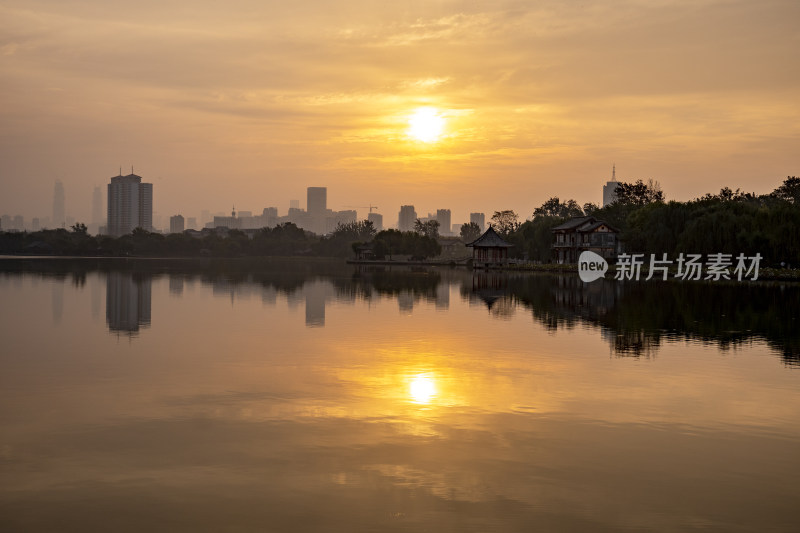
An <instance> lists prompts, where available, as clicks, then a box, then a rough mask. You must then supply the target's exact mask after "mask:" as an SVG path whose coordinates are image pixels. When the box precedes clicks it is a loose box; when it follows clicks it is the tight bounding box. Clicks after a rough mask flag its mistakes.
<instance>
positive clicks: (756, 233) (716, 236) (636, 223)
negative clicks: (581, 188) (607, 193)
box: [492, 176, 800, 266]
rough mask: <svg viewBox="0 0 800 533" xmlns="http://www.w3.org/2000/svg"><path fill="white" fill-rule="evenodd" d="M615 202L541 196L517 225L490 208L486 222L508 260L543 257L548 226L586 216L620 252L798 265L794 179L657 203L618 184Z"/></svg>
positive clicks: (547, 252)
mask: <svg viewBox="0 0 800 533" xmlns="http://www.w3.org/2000/svg"><path fill="white" fill-rule="evenodd" d="M615 193H616V200H615V201H614V202H613V203H611V204H609V205H607V206H605V207H600V206H598V205H596V204H591V203H587V204H584V205H583V206H581V205H579V204H578V203H577V202H576V201H575V200H571V199H570V200H567V201H561V200H560V199H559V198H558V197H552V198H550V199H548V200H547V201H546V202H545V203H544V204H542V205H541V206H540V207H538V208H536V209H534V211H533V214H532V216H531V218H530V219H529V220H526V221H525V222H519V217H518V215H517V214H516V213H514V212H513V211H496V212H495V213H494V216H493V217H492V225H493V226H494V227H495V229H496V230H497V231H498V232H499V233H500V234H501V235H502V236H503V237H504V238H505V239H506V240H507V241H509V242H511V243H512V244H514V245H515V247H514V249H513V250H512V252H511V255H512V256H516V257H527V258H529V259H531V260H534V261H541V262H549V261H550V260H551V245H552V241H553V236H552V229H553V228H554V227H556V226H558V225H559V224H562V223H564V222H565V221H566V220H569V219H570V218H573V217H580V216H593V217H595V218H597V219H598V220H603V221H605V222H606V223H608V224H610V225H611V226H613V227H614V228H616V229H617V230H619V231H620V239H621V240H622V243H623V246H624V248H625V250H626V251H628V252H635V253H644V254H648V255H649V254H663V253H666V254H667V255H668V256H669V257H674V256H677V254H679V253H699V254H709V253H729V254H739V253H744V254H745V255H748V256H753V255H755V254H756V253H760V254H761V256H762V257H763V258H764V261H765V262H766V264H769V265H772V266H780V265H781V264H782V263H783V264H785V265H793V266H797V265H800V178H797V177H794V176H788V177H787V178H786V179H785V180H784V182H783V183H782V184H781V185H780V186H779V187H777V188H776V189H775V190H774V191H772V192H771V193H769V194H764V195H756V194H753V193H745V192H743V191H741V190H739V189H736V190H735V191H734V190H732V189H730V188H728V187H724V188H723V189H722V190H720V192H719V194H711V193H708V194H705V195H704V196H702V197H699V198H696V199H694V200H689V201H687V202H678V201H674V200H672V201H665V199H664V194H663V192H662V191H661V188H660V186H659V184H658V182H654V181H652V180H651V181H649V182H643V181H642V180H638V181H636V182H633V183H625V182H620V183H619V184H618V185H617V187H616V190H615Z"/></svg>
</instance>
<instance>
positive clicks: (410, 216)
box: [397, 205, 417, 231]
mask: <svg viewBox="0 0 800 533" xmlns="http://www.w3.org/2000/svg"><path fill="white" fill-rule="evenodd" d="M416 220H417V212H416V211H415V210H414V206H413V205H401V206H400V213H399V214H398V217H397V229H399V230H400V231H412V230H413V229H414V222H415V221H416Z"/></svg>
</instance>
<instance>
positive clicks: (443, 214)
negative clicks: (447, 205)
mask: <svg viewBox="0 0 800 533" xmlns="http://www.w3.org/2000/svg"><path fill="white" fill-rule="evenodd" d="M450 218H451V217H450V210H449V209H437V210H436V221H437V222H439V234H440V235H450V226H451V224H450Z"/></svg>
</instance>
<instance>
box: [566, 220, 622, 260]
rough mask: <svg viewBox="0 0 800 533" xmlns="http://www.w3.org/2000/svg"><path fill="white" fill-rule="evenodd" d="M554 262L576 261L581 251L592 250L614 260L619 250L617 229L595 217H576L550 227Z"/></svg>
mask: <svg viewBox="0 0 800 533" xmlns="http://www.w3.org/2000/svg"><path fill="white" fill-rule="evenodd" d="M552 232H553V237H554V238H553V246H552V248H553V252H554V255H555V259H556V262H557V263H559V264H564V263H577V262H578V257H579V256H580V255H581V252H584V251H586V250H589V251H592V252H594V253H596V254H598V255H600V256H601V257H603V258H604V259H609V260H615V259H616V257H617V254H618V253H619V251H620V248H619V247H620V242H619V238H618V236H619V230H618V229H616V228H614V227H612V226H611V225H610V224H608V223H607V222H604V221H602V220H598V219H596V218H595V217H591V216H588V217H576V218H573V219H570V220H567V221H566V222H564V223H563V224H560V225H558V226H556V227H554V228H553V229H552Z"/></svg>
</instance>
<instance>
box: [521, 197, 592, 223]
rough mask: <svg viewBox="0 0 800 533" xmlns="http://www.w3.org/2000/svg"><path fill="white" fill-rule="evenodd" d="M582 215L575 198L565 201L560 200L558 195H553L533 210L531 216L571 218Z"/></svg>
mask: <svg viewBox="0 0 800 533" xmlns="http://www.w3.org/2000/svg"><path fill="white" fill-rule="evenodd" d="M581 216H583V210H582V209H581V207H580V206H579V205H578V202H576V201H575V200H572V199H570V200H567V201H566V202H562V201H561V200H559V198H558V196H553V197H552V198H550V199H549V200H547V201H546V202H545V203H543V204H542V205H541V207H537V208H536V209H534V210H533V218H537V217H561V218H572V217H581Z"/></svg>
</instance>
